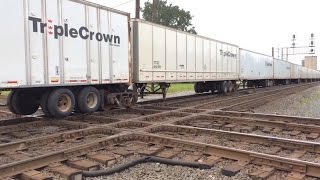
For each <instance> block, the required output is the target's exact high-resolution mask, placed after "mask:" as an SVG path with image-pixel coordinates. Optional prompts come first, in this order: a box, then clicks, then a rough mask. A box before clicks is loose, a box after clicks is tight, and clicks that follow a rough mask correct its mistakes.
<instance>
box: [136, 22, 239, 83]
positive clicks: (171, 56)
mask: <svg viewBox="0 0 320 180" xmlns="http://www.w3.org/2000/svg"><path fill="white" fill-rule="evenodd" d="M131 25H132V36H133V42H132V49H133V52H132V53H133V54H132V57H133V62H134V63H133V67H134V72H135V73H134V82H135V83H138V84H146V83H159V84H169V83H177V82H209V81H225V80H238V79H239V50H238V47H237V46H235V45H232V44H228V43H224V42H220V41H216V40H212V39H209V38H206V37H202V36H198V35H194V34H190V33H187V32H183V31H179V30H176V29H172V28H169V27H166V26H161V25H158V24H153V23H150V22H147V21H143V20H138V19H132V20H131Z"/></svg>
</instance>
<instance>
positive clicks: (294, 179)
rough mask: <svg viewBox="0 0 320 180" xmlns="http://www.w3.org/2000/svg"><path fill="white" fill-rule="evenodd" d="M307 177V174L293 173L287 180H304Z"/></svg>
mask: <svg viewBox="0 0 320 180" xmlns="http://www.w3.org/2000/svg"><path fill="white" fill-rule="evenodd" d="M305 177H306V175H305V174H301V173H299V172H291V173H290V174H288V176H287V177H286V178H285V180H302V179H304V178H305Z"/></svg>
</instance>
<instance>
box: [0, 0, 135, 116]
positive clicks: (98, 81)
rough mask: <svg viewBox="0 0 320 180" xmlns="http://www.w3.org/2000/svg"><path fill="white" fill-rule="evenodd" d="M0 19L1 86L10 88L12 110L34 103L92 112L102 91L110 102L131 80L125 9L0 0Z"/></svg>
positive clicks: (64, 111) (59, 0)
mask: <svg viewBox="0 0 320 180" xmlns="http://www.w3.org/2000/svg"><path fill="white" fill-rule="evenodd" d="M0 22H1V28H0V39H1V43H0V62H1V66H0V89H12V90H13V91H12V93H11V95H10V96H9V98H8V105H9V108H10V110H11V111H12V112H14V113H16V114H22V115H26V114H32V113H34V112H35V111H37V109H38V107H39V105H41V108H42V109H43V110H44V112H45V114H47V115H51V116H55V117H64V116H67V115H69V114H70V113H71V112H72V111H73V109H74V107H77V108H76V109H78V110H79V111H81V112H83V113H89V112H94V111H96V110H97V109H98V108H99V107H100V105H101V104H103V102H104V100H103V99H104V98H103V97H104V96H103V95H104V94H105V93H104V92H108V94H107V95H108V98H107V99H109V103H114V102H115V98H114V97H115V96H117V97H119V93H120V94H121V92H124V89H123V86H125V85H127V84H128V83H129V82H130V71H129V50H128V49H129V47H128V46H129V30H128V27H129V14H127V13H124V12H120V11H117V10H113V9H110V8H107V7H103V6H101V5H97V4H94V3H90V2H87V1H82V0H32V1H30V0H2V5H1V6H0ZM99 90H100V93H99ZM115 92H116V94H113V93H115ZM117 93H118V94H117ZM112 95H114V96H112ZM121 100H122V99H121Z"/></svg>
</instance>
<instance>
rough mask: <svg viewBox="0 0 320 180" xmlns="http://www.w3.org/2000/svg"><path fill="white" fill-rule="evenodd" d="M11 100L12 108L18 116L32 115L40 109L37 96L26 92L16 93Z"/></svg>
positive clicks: (18, 91) (19, 91)
mask: <svg viewBox="0 0 320 180" xmlns="http://www.w3.org/2000/svg"><path fill="white" fill-rule="evenodd" d="M10 99H11V103H10V106H11V107H12V108H13V111H14V113H15V114H17V115H31V114H33V113H35V112H37V110H38V109H39V104H38V102H37V98H36V96H35V95H34V94H32V93H28V92H26V91H24V90H16V91H14V92H13V93H12V97H10Z"/></svg>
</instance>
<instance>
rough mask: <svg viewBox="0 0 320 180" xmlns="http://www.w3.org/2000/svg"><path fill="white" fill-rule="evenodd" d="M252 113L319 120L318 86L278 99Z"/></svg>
mask: <svg viewBox="0 0 320 180" xmlns="http://www.w3.org/2000/svg"><path fill="white" fill-rule="evenodd" d="M254 112H256V113H268V114H279V115H289V116H302V117H314V118H320V86H316V87H313V88H310V89H307V90H305V91H302V92H299V93H296V94H293V95H290V96H287V97H285V98H279V99H278V100H276V101H273V102H270V103H267V104H265V105H263V106H260V107H258V108H256V109H254Z"/></svg>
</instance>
